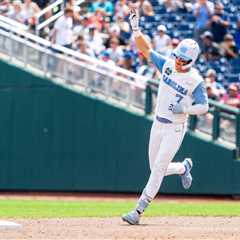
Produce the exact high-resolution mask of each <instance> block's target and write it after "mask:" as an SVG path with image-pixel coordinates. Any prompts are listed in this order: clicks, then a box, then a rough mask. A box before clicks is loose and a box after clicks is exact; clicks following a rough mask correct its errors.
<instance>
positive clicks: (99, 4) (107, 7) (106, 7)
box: [89, 0, 114, 17]
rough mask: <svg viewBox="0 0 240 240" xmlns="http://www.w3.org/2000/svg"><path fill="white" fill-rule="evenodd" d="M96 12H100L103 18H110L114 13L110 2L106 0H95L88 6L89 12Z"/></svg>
mask: <svg viewBox="0 0 240 240" xmlns="http://www.w3.org/2000/svg"><path fill="white" fill-rule="evenodd" d="M96 10H99V11H101V13H102V15H103V16H109V17H111V16H112V15H113V13H114V6H113V4H112V3H111V1H107V0H97V1H96V2H94V3H92V4H91V5H90V9H89V11H90V12H96Z"/></svg>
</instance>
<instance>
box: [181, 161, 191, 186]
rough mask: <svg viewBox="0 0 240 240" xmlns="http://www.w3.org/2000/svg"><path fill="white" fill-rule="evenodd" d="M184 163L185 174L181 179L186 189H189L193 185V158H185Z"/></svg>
mask: <svg viewBox="0 0 240 240" xmlns="http://www.w3.org/2000/svg"><path fill="white" fill-rule="evenodd" d="M182 163H183V165H184V167H185V172H184V174H183V175H181V181H182V185H183V187H184V188H185V189H188V188H190V187H191V185H192V175H191V169H192V167H193V163H192V159H191V158H185V159H184V161H183V162H182Z"/></svg>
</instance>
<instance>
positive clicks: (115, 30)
mask: <svg viewBox="0 0 240 240" xmlns="http://www.w3.org/2000/svg"><path fill="white" fill-rule="evenodd" d="M120 33H121V29H120V27H119V26H118V25H117V24H115V23H114V24H113V25H112V26H111V28H110V34H109V36H108V38H107V39H106V41H105V46H106V48H109V47H110V42H111V39H112V38H118V40H119V45H125V42H124V41H123V39H121V37H120Z"/></svg>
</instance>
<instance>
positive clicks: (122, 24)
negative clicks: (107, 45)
mask: <svg viewBox="0 0 240 240" xmlns="http://www.w3.org/2000/svg"><path fill="white" fill-rule="evenodd" d="M116 25H117V26H118V27H119V30H120V32H119V38H120V39H121V42H122V43H124V44H127V43H128V42H129V39H130V37H131V35H132V33H131V29H130V25H129V23H128V22H127V21H126V20H125V19H124V16H123V15H120V14H119V15H118V16H116Z"/></svg>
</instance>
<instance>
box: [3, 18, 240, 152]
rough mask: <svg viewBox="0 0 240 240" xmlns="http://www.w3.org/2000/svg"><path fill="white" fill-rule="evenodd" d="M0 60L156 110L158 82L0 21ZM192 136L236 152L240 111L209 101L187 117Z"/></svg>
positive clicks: (144, 111) (135, 106)
mask: <svg viewBox="0 0 240 240" xmlns="http://www.w3.org/2000/svg"><path fill="white" fill-rule="evenodd" d="M0 57H1V58H3V59H4V58H5V59H6V60H8V61H10V62H12V63H13V64H18V65H20V66H22V67H24V68H25V69H29V70H30V71H36V72H37V73H40V74H43V75H44V76H46V77H47V78H48V79H51V80H52V81H54V82H56V83H57V84H61V85H63V86H64V87H68V88H69V86H71V89H72V90H76V91H82V92H87V93H88V94H93V95H94V97H96V98H101V99H104V100H105V99H106V100H107V101H112V102H113V103H117V104H120V105H121V106H123V107H124V108H126V107H127V109H129V108H130V109H131V108H132V109H134V110H136V111H137V112H138V113H140V114H142V115H151V114H152V112H153V108H154V106H155V105H156V95H157V88H158V82H152V81H148V80H147V79H146V78H145V77H143V76H140V75H137V74H135V73H133V72H130V71H127V70H125V69H122V68H119V67H117V66H112V65H109V64H108V63H105V62H103V61H100V60H97V59H95V58H92V57H89V56H86V55H84V54H81V53H79V52H77V51H74V50H71V49H67V48H64V47H61V46H59V45H52V44H51V42H49V41H48V40H45V39H42V38H40V37H38V36H36V35H33V34H31V33H28V32H25V31H23V30H19V29H18V28H16V27H14V26H10V25H8V24H6V23H4V22H1V21H0ZM189 128H190V130H192V131H197V132H201V133H206V134H207V135H208V136H211V140H213V141H218V142H221V141H223V142H224V143H230V144H232V145H234V146H235V147H236V152H237V154H238V156H239V149H240V110H238V109H235V108H232V107H229V106H226V105H222V104H220V103H218V102H215V101H211V100H210V110H209V113H208V114H206V115H204V116H199V117H192V118H191V119H190V122H189Z"/></svg>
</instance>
